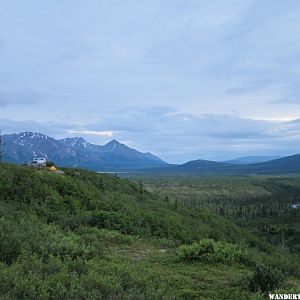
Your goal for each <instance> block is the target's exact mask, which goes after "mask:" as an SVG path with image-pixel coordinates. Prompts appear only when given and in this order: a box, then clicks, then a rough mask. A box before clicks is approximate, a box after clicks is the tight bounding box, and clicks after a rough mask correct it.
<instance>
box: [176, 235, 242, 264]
mask: <svg viewBox="0 0 300 300" xmlns="http://www.w3.org/2000/svg"><path fill="white" fill-rule="evenodd" d="M178 255H179V257H180V258H182V259H187V260H200V261H204V262H209V263H218V262H221V263H227V264H233V263H240V262H244V261H245V260H246V252H245V250H244V249H242V248H241V247H240V246H239V245H235V244H231V243H226V242H216V241H214V240H212V239H203V240H201V241H200V242H198V243H193V244H192V245H183V246H180V247H179V249H178Z"/></svg>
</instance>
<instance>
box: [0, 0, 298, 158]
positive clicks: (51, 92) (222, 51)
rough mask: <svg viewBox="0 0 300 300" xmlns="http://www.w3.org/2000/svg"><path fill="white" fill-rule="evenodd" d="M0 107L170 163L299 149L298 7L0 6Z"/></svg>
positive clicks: (67, 2)
mask: <svg viewBox="0 0 300 300" xmlns="http://www.w3.org/2000/svg"><path fill="white" fill-rule="evenodd" d="M0 107H1V109H0V128H2V130H3V131H4V133H12V132H22V131H38V132H42V133H45V134H48V135H50V136H53V137H56V138H60V137H66V136H82V137H84V138H85V139H86V140H87V141H89V142H93V143H96V144H104V143H106V142H108V141H109V140H111V139H117V140H119V141H121V142H124V143H126V144H127V145H128V146H130V147H133V148H136V149H138V150H141V151H150V152H152V153H154V154H156V155H158V156H160V157H161V158H163V159H165V160H167V161H168V162H173V163H178V162H185V161H187V160H191V159H198V158H204V159H215V160H223V159H227V158H231V157H236V156H244V155H287V154H293V153H299V152H300V1H299V0H284V1H282V0H269V1H268V0H257V1H256V0H226V1H224V0H210V1H207V0H203V1H202V0H145V1H141V0H126V1H124V0H107V1H105V0H94V1H93V0H85V1H82V0H43V1H41V0H35V1H34V0H26V1H23V0H19V1H16V0H6V1H5V0H0ZM298 118H299V119H298Z"/></svg>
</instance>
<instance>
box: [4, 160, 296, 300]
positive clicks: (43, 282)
mask: <svg viewBox="0 0 300 300" xmlns="http://www.w3.org/2000/svg"><path fill="white" fill-rule="evenodd" d="M64 172H65V174H64V175H62V174H55V173H49V172H48V171H47V170H40V169H34V168H29V167H25V166H24V167H16V166H13V165H1V166H0V240H1V243H0V260H1V262H0V298H1V299H72V300H73V299H220V294H219V293H220V290H221V291H222V299H264V297H263V296H262V295H261V294H260V292H259V291H260V289H263V290H264V291H266V290H265V289H267V290H269V289H272V290H273V289H275V288H276V287H277V285H278V286H279V285H281V288H284V289H285V290H289V291H292V290H294V291H296V290H297V287H298V288H299V286H300V281H299V277H300V268H299V265H300V264H299V263H298V262H299V257H298V256H294V255H291V254H288V253H280V252H279V251H278V250H277V249H276V248H275V247H274V246H272V245H271V244H269V243H268V242H266V240H265V239H264V238H262V237H259V236H256V235H254V234H253V233H252V232H250V231H249V230H247V229H243V228H241V227H239V226H237V225H234V224H233V223H232V222H231V221H229V220H227V219H225V218H223V217H221V216H217V215H214V214H213V213H209V212H207V211H205V210H199V209H195V208H192V209H189V208H187V207H185V206H182V205H180V204H179V203H177V202H170V201H169V200H168V199H167V198H161V197H160V196H159V195H154V194H151V193H150V192H147V191H146V190H145V189H144V188H143V183H142V182H140V183H134V182H131V181H129V180H126V179H120V178H117V177H115V176H109V175H104V174H95V173H93V172H88V171H83V170H78V169H64ZM216 241H218V242H216ZM192 242H199V243H196V244H193V245H192V246H189V245H190V244H191V243H192ZM205 245H206V246H205ZM191 247H192V248H191ZM195 249H199V251H198V250H197V251H198V252H197V253H198V254H196V255H195V253H194V254H193V251H195ZM201 249H202V250H201ZM200 250H201V251H202V252H201V251H200ZM201 253H202V254H201ZM200 254H201V255H200ZM262 263H264V265H262ZM257 265H259V267H258V268H260V269H259V270H263V273H262V274H263V276H271V278H272V280H273V279H274V282H275V283H276V284H275V285H270V286H267V287H266V286H265V285H262V282H263V281H261V279H259V278H257V276H256V275H255V274H256V273H255V272H256V271H255V270H256V267H257ZM266 266H267V267H266ZM270 270H272V272H271V271H270ZM269 272H271V273H269ZM285 273H287V274H288V278H286V280H283V279H284V278H285V275H284V274H285ZM255 291H257V292H255Z"/></svg>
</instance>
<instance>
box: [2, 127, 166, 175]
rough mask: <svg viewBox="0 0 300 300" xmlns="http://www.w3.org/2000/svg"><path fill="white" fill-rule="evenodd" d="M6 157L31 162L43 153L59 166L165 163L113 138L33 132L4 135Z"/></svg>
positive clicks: (125, 167) (122, 166) (110, 168)
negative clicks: (90, 138) (58, 137)
mask: <svg viewBox="0 0 300 300" xmlns="http://www.w3.org/2000/svg"><path fill="white" fill-rule="evenodd" d="M3 142H4V144H5V146H4V147H3V148H4V149H3V150H4V160H6V161H9V162H14V163H23V162H30V161H31V160H32V158H33V157H34V156H44V157H47V158H48V159H49V160H52V161H54V162H55V163H56V164H57V165H60V166H72V167H83V168H88V169H93V170H97V171H118V170H133V169H140V168H148V167H149V168H150V167H151V168H152V167H159V166H166V165H167V163H166V162H164V161H163V160H161V159H160V158H158V157H156V156H154V155H153V154H151V153H149V152H148V153H142V152H139V151H137V150H135V149H132V148H129V147H128V146H126V145H124V144H121V143H119V142H118V141H116V140H112V141H110V142H109V143H107V144H106V145H104V146H101V145H94V144H91V143H88V142H87V141H86V140H84V139H83V138H81V137H76V138H65V139H61V140H56V139H54V138H51V137H49V136H47V135H44V134H40V133H33V132H23V133H20V134H11V135H4V136H3Z"/></svg>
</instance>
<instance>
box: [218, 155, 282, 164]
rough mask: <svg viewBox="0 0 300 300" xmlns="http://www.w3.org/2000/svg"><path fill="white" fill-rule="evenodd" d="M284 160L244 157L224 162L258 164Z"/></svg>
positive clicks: (268, 157)
mask: <svg viewBox="0 0 300 300" xmlns="http://www.w3.org/2000/svg"><path fill="white" fill-rule="evenodd" d="M279 158H282V156H278V155H277V156H244V157H238V158H234V159H230V160H226V161H223V162H224V163H228V164H240V165H242V164H256V163H261V162H267V161H270V160H275V159H279Z"/></svg>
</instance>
